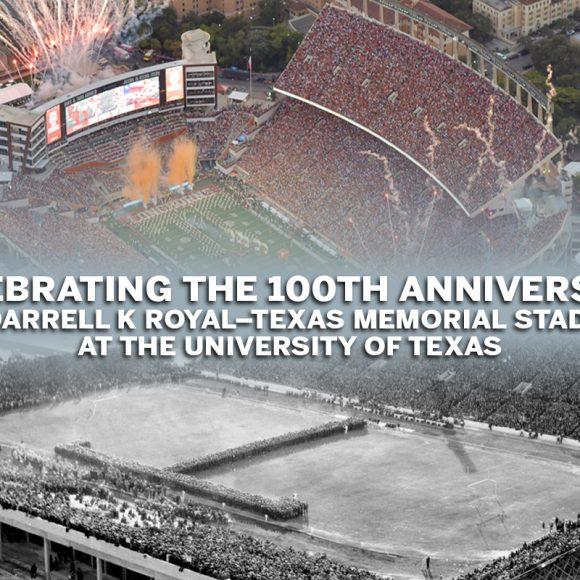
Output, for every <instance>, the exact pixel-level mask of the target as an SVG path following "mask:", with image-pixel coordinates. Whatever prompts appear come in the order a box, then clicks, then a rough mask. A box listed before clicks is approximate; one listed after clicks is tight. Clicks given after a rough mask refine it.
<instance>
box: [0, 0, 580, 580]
mask: <svg viewBox="0 0 580 580" xmlns="http://www.w3.org/2000/svg"><path fill="white" fill-rule="evenodd" d="M579 135H580V0H0V248H1V252H0V261H1V263H2V269H1V270H0V274H1V275H0V290H1V291H3V289H4V288H3V285H4V284H5V283H6V280H5V278H7V277H8V276H10V275H14V276H21V277H23V276H26V277H33V276H37V275H42V276H44V277H49V276H52V277H54V279H62V277H64V276H77V277H81V276H87V277H90V276H92V275H94V276H96V275H106V276H109V275H111V277H114V276H116V275H120V274H123V275H126V276H133V277H135V279H136V278H137V277H142V276H143V277H146V276H149V275H155V274H162V275H164V276H167V277H179V276H183V275H187V274H200V275H201V274H209V273H213V274H216V275H222V276H223V275H226V274H237V273H248V272H251V273H254V274H258V273H259V274H264V275H269V274H272V273H283V274H284V275H293V274H300V275H313V274H316V273H321V272H328V273H335V272H366V273H369V274H373V275H374V274H377V273H381V274H382V273H384V274H389V275H393V276H396V275H397V274H398V273H402V272H408V271H409V270H415V271H417V272H422V273H423V272H431V273H434V274H440V273H445V274H450V273H457V272H462V271H466V272H471V273H473V272H476V273H478V274H479V273H483V272H493V273H498V274H501V275H505V276H510V275H523V274H526V273H536V274H542V275H543V274H547V273H549V272H557V273H559V274H560V275H563V276H567V275H573V274H574V273H576V274H578V273H579V272H578V271H579V269H580V144H579V143H578V137H579ZM30 279H32V278H30ZM0 293H1V292H0ZM579 301H580V300H579ZM305 308H306V307H305ZM7 311H8V305H7V303H6V301H5V297H4V296H3V295H2V299H1V300H0V577H2V578H44V579H45V580H50V579H51V578H52V579H64V578H67V579H76V580H83V579H86V580H89V579H91V580H92V579H96V580H112V579H119V580H130V579H131V580H133V579H135V580H139V579H155V580H167V579H177V580H179V579H183V580H187V579H191V580H211V579H216V580H381V579H382V580H416V579H424V578H434V579H440V580H452V579H453V580H560V579H562V580H573V579H580V362H579V360H578V353H579V352H580V350H579V348H578V347H579V343H578V341H577V339H576V338H575V337H574V334H572V333H569V334H566V333H557V332H554V333H550V334H548V335H547V336H548V338H546V337H545V336H544V338H542V339H540V337H539V336H536V335H534V334H533V333H531V334H524V333H517V332H516V333H506V336H505V338H504V346H503V350H502V352H501V354H499V355H498V356H495V357H475V356H474V357H470V356H453V357H443V356H441V357H432V358H430V357H415V356H411V355H409V354H408V353H400V354H398V355H397V356H396V357H392V358H388V357H384V358H369V357H368V356H364V355H363V354H359V353H356V354H355V355H353V356H351V357H348V358H346V357H342V358H341V357H326V356H323V355H320V356H310V357H304V358H292V357H287V358H276V357H265V358H260V359H258V358H252V357H243V356H211V357H199V358H191V359H186V358H184V357H175V358H174V359H164V358H158V357H155V356H151V357H139V358H133V357H127V356H123V354H122V353H121V352H119V351H118V350H112V352H110V353H108V356H107V357H106V358H104V357H102V358H101V357H79V356H75V348H74V346H73V345H74V343H75V341H76V340H77V338H78V336H77V335H76V334H75V333H55V332H35V333H31V334H16V333H12V332H10V330H9V329H10V325H8V324H6V323H5V315H6V314H7Z"/></svg>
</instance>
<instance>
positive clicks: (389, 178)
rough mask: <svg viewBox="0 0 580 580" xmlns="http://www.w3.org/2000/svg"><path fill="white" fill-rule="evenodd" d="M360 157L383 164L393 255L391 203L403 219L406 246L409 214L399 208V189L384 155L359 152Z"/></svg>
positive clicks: (395, 239)
mask: <svg viewBox="0 0 580 580" xmlns="http://www.w3.org/2000/svg"><path fill="white" fill-rule="evenodd" d="M360 153H361V154H362V155H366V156H368V157H373V158H374V159H377V160H378V161H380V162H381V163H382V164H383V171H384V173H383V177H384V178H385V181H386V182H387V187H388V189H389V191H388V192H387V193H386V194H385V199H386V200H387V209H388V211H389V222H390V226H391V237H392V242H393V249H394V251H395V254H396V253H397V237H396V234H395V228H394V226H393V216H392V213H391V202H392V205H393V207H394V210H395V211H396V212H397V214H399V216H401V217H402V218H403V223H404V225H405V241H406V243H407V244H408V243H409V230H410V224H409V214H408V213H407V212H406V211H405V210H404V209H403V208H402V207H401V192H400V191H399V189H398V188H397V186H396V185H395V179H394V177H393V172H392V170H391V166H390V163H389V159H388V158H387V157H386V156H384V155H379V154H378V153H375V152H374V151H370V150H369V151H361V152H360Z"/></svg>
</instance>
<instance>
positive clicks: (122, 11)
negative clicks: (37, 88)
mask: <svg viewBox="0 0 580 580" xmlns="http://www.w3.org/2000/svg"><path fill="white" fill-rule="evenodd" d="M133 10H134V0H0V41H1V42H3V43H4V44H6V46H8V48H9V49H10V50H11V52H12V54H13V59H14V60H13V62H12V64H13V65H15V68H17V69H18V70H21V69H23V70H30V71H43V72H44V74H45V75H46V76H47V77H50V78H51V80H52V82H54V83H60V82H63V80H65V79H66V77H67V76H70V75H71V74H72V75H78V76H81V77H86V76H90V74H92V72H93V71H94V62H95V61H96V60H97V59H98V54H99V52H100V50H101V49H102V47H103V44H104V43H105V42H106V41H107V40H108V39H111V38H113V37H115V36H116V35H117V34H118V33H119V32H120V31H121V29H122V27H123V25H124V23H125V22H126V19H127V18H128V17H129V16H130V15H132V13H133Z"/></svg>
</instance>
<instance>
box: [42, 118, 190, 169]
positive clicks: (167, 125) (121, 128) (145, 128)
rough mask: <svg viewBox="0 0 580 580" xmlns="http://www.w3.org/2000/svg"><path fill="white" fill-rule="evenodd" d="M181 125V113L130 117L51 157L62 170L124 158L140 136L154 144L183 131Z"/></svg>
mask: <svg viewBox="0 0 580 580" xmlns="http://www.w3.org/2000/svg"><path fill="white" fill-rule="evenodd" d="M185 128H186V123H185V117H184V116H183V114H181V113H175V112H174V113H164V114H155V115H151V116H147V117H141V118H139V119H132V120H129V121H124V122H122V123H117V124H115V125H114V126H113V127H108V128H106V129H99V130H98V131H97V132H95V133H93V134H89V135H83V136H82V137H81V138H79V139H77V140H76V141H72V142H71V143H69V144H68V145H67V146H66V147H64V148H63V149H60V150H59V151H57V152H55V153H54V154H53V155H51V159H52V161H53V162H54V163H55V165H56V166H57V167H58V168H60V169H63V170H65V169H68V170H71V169H74V168H75V167H80V168H82V167H83V166H85V167H86V168H89V166H91V165H97V166H98V165H104V164H112V163H119V162H122V161H123V160H124V159H125V157H126V156H127V151H129V149H130V148H131V146H132V145H134V144H135V143H136V142H137V141H139V140H140V139H146V140H147V141H149V142H151V143H156V142H159V141H163V140H164V139H167V138H169V137H171V136H172V135H175V134H178V133H180V132H181V131H185Z"/></svg>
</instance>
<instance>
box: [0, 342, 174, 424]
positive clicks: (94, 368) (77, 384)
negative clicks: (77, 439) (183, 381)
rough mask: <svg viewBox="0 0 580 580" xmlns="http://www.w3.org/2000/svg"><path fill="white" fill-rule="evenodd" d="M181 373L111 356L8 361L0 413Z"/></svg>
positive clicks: (0, 386)
mask: <svg viewBox="0 0 580 580" xmlns="http://www.w3.org/2000/svg"><path fill="white" fill-rule="evenodd" d="M184 372H185V371H184V370H183V369H180V368H179V367H175V366H172V365H169V364H166V363H164V362H161V361H159V359H157V360H155V359H144V360H137V359H130V358H123V357H121V356H120V355H119V354H118V353H115V352H113V353H111V356H109V357H107V360H106V361H105V360H99V359H90V358H81V359H78V360H75V359H74V358H72V357H71V356H70V355H54V356H48V357H43V358H42V363H41V364H39V361H38V359H36V358H23V357H12V358H9V359H8V360H5V361H3V362H1V363H0V413H5V412H8V411H13V410H16V409H27V408H30V407H35V406H38V405H43V404H47V403H56V402H59V401H63V400H66V399H71V398H79V397H82V396H83V395H87V394H89V393H94V392H97V391H101V390H107V389H111V388H116V387H118V386H130V385H133V384H138V385H143V384H151V383H152V382H156V381H162V382H166V381H177V380H180V378H181V376H182V375H183V374H184Z"/></svg>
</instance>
